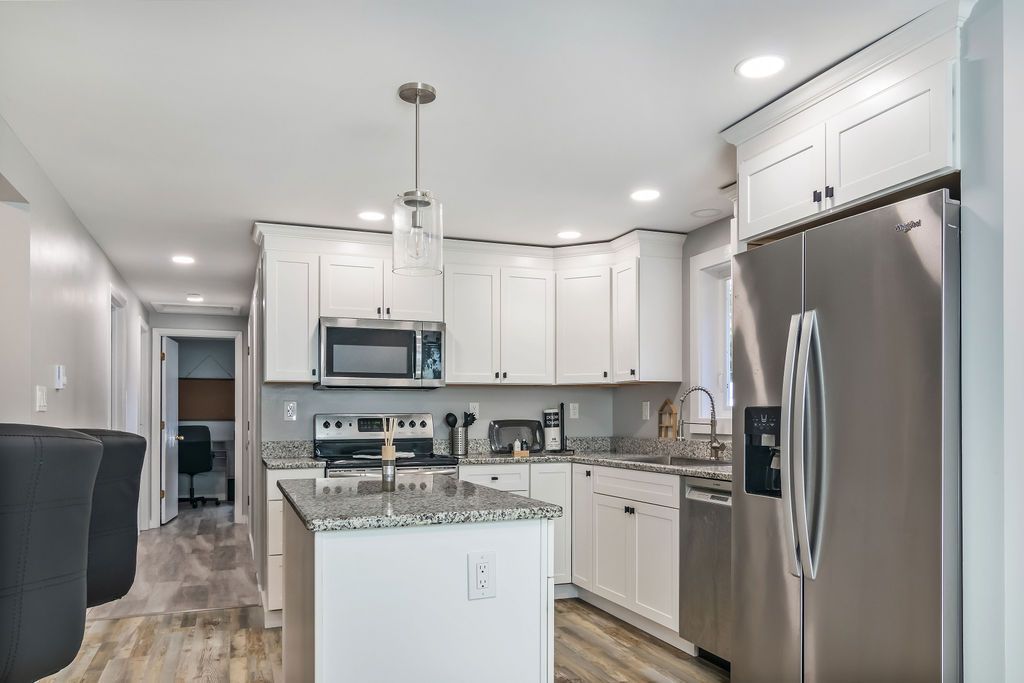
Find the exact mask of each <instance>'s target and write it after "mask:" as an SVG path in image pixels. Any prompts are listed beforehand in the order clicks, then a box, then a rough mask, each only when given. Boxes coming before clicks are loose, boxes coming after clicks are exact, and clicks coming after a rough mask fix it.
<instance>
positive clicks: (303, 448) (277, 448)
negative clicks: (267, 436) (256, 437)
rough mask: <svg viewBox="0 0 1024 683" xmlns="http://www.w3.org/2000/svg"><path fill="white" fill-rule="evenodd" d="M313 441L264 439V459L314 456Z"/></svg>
mask: <svg viewBox="0 0 1024 683" xmlns="http://www.w3.org/2000/svg"><path fill="white" fill-rule="evenodd" d="M312 457H313V442H312V441H264V442H263V461H264V462H266V461H267V460H279V459H282V458H312Z"/></svg>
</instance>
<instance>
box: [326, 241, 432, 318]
mask: <svg viewBox="0 0 1024 683" xmlns="http://www.w3.org/2000/svg"><path fill="white" fill-rule="evenodd" d="M320 315H322V316H324V317H329V318H381V319H386V320H436V321H441V320H443V319H444V281H443V279H442V277H441V276H440V275H436V276H431V277H413V276H408V275H399V274H397V273H393V272H391V261H390V259H383V258H373V257H368V256H349V255H347V254H328V255H324V256H321V257H320Z"/></svg>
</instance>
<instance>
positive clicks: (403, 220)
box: [392, 190, 444, 276]
mask: <svg viewBox="0 0 1024 683" xmlns="http://www.w3.org/2000/svg"><path fill="white" fill-rule="evenodd" d="M393 221H394V228H393V231H392V233H393V238H392V248H393V250H394V253H393V254H392V270H394V272H396V273H398V274H400V275H420V276H423V275H440V274H441V272H442V270H443V266H442V264H443V263H444V254H443V252H442V250H443V248H444V230H443V227H442V222H441V202H440V201H438V199H437V197H434V196H433V195H432V194H430V192H428V191H426V190H409V191H408V192H406V193H405V194H402V195H399V196H398V197H397V198H396V199H395V203H394V215H393Z"/></svg>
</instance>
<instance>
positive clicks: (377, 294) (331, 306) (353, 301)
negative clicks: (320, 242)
mask: <svg viewBox="0 0 1024 683" xmlns="http://www.w3.org/2000/svg"><path fill="white" fill-rule="evenodd" d="M320 315H322V316H324V317H328V318H383V317H384V259H379V258H369V257H366V256H344V255H338V254H332V255H330V256H321V257H320Z"/></svg>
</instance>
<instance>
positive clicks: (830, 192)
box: [825, 185, 836, 199]
mask: <svg viewBox="0 0 1024 683" xmlns="http://www.w3.org/2000/svg"><path fill="white" fill-rule="evenodd" d="M835 196H836V188H834V187H832V186H831V185H826V186H825V198H826V199H832V197H835Z"/></svg>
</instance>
